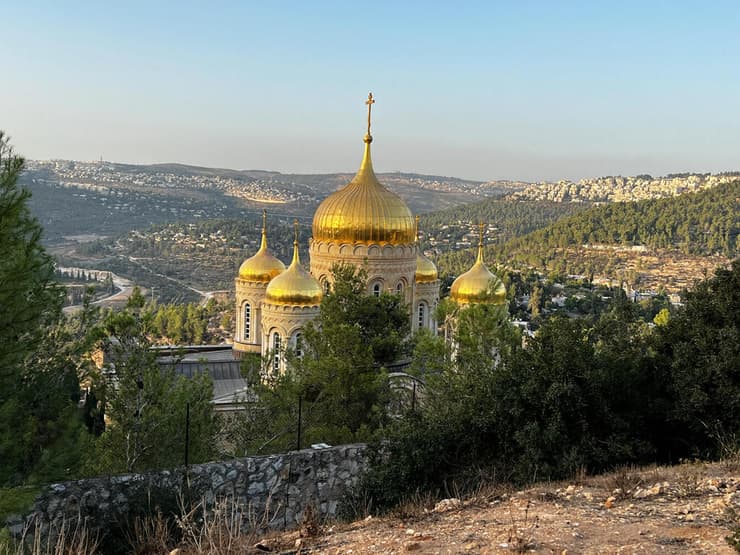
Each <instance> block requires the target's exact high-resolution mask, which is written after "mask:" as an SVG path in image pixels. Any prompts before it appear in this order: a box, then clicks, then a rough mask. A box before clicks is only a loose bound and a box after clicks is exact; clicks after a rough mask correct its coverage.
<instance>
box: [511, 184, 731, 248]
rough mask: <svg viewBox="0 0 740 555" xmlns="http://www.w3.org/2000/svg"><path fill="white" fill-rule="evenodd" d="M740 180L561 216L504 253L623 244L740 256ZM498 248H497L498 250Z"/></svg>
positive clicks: (518, 239) (512, 242) (513, 240)
mask: <svg viewBox="0 0 740 555" xmlns="http://www.w3.org/2000/svg"><path fill="white" fill-rule="evenodd" d="M738 228H740V180H737V181H733V182H731V183H725V184H722V185H718V186H716V187H714V188H712V189H707V190H705V191H700V192H698V193H688V194H683V195H679V196H677V197H671V198H663V199H651V200H643V201H638V202H625V203H610V204H605V205H602V206H597V207H593V208H590V209H588V210H585V211H583V212H580V213H578V214H574V215H572V216H569V217H567V218H562V219H560V220H558V221H556V222H554V223H553V224H551V225H549V226H547V227H545V228H542V229H538V230H537V231H534V232H532V233H530V234H528V235H525V236H523V237H518V238H515V239H512V240H511V241H509V242H508V243H507V244H506V245H504V246H503V253H500V254H504V253H513V252H516V251H519V250H521V249H523V248H524V249H526V248H531V247H532V246H536V248H538V249H546V250H547V249H552V248H555V247H566V246H569V245H583V244H620V245H645V246H648V247H652V248H679V249H681V250H682V251H683V252H685V253H689V254H700V255H709V254H715V253H721V254H724V255H725V256H727V257H729V258H734V257H736V256H738V243H737V235H738ZM497 250H499V249H497Z"/></svg>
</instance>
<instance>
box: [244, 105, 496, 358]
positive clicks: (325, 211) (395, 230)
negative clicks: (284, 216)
mask: <svg viewBox="0 0 740 555" xmlns="http://www.w3.org/2000/svg"><path fill="white" fill-rule="evenodd" d="M374 102H375V101H374V100H373V98H372V94H370V95H369V96H368V100H367V101H366V104H367V106H368V122H367V133H366V135H365V137H364V145H365V146H364V155H363V158H362V163H361V164H360V169H359V170H358V172H357V174H356V175H355V176H354V178H353V179H352V180H351V181H350V182H349V183H348V184H347V185H346V186H345V187H343V188H342V189H340V190H338V191H336V192H335V193H333V194H331V195H329V196H328V197H327V198H326V199H324V201H323V202H322V203H321V204H320V205H319V207H318V209H317V210H316V212H315V214H314V218H313V224H312V237H311V238H310V240H309V255H310V262H309V269H310V270H306V269H305V268H304V267H303V266H302V265H301V261H300V259H299V256H298V234H297V230H296V239H295V241H294V245H293V260H292V262H291V264H290V265H289V266H288V267H287V268H286V267H285V265H284V264H283V263H282V262H281V261H280V260H278V259H277V258H276V257H275V256H274V255H272V254H271V253H270V251H269V249H268V246H267V229H266V227H267V223H266V219H265V217H264V216H263V224H262V242H261V245H260V249H259V250H258V252H257V253H256V254H255V255H254V256H252V257H251V258H249V259H247V260H245V261H244V263H243V264H242V265H241V267H240V268H239V274H238V276H237V277H236V280H235V285H236V329H235V336H234V343H233V349H234V351H235V354H236V355H237V356H238V355H239V354H240V353H247V352H251V353H260V354H261V355H262V356H263V357H266V356H270V357H271V359H270V370H271V371H272V372H274V373H279V372H281V371H283V370H284V360H283V357H282V353H283V352H284V350H285V349H286V348H290V349H293V350H295V351H296V353H298V354H299V355H300V350H301V333H302V329H303V327H304V326H305V325H306V323H308V322H310V321H311V320H313V319H315V318H316V317H317V316H318V314H319V308H320V305H321V299H322V298H323V296H324V295H325V294H331V293H330V291H331V286H332V280H333V275H332V271H331V270H332V266H334V265H335V264H337V263H345V264H351V265H354V266H356V267H358V268H363V269H364V270H365V271H366V272H367V277H368V280H367V293H368V294H369V295H380V294H381V293H383V292H387V293H392V294H398V295H400V296H401V297H402V298H403V299H404V300H405V302H406V303H407V305H408V306H409V319H410V324H411V330H412V331H413V332H417V331H419V330H420V329H428V330H430V331H431V332H432V333H436V332H437V322H436V321H435V316H434V315H435V311H436V307H437V303H438V301H439V290H440V281H439V277H438V273H437V268H436V266H435V265H434V263H433V262H432V261H431V260H429V259H428V258H427V257H426V256H424V254H423V252H422V251H421V249H420V246H419V241H418V233H417V228H418V218H416V219H415V218H414V216H413V215H412V213H411V211H410V210H409V208H408V206H407V205H406V203H405V202H404V201H403V200H402V199H401V198H400V197H399V196H398V195H396V194H395V193H393V192H391V191H389V190H388V189H386V188H385V187H384V186H383V185H382V184H381V183H380V181H379V180H378V178H377V176H376V175H375V172H374V170H373V165H372V159H371V152H370V145H371V143H372V141H373V138H372V135H371V134H370V115H371V110H372V105H373V104H374ZM296 225H297V224H296ZM494 278H495V276H493V274H491V273H490V271H488V269H487V268H486V267H485V265H484V264H483V259H482V241H481V245H480V246H479V253H478V260H477V262H476V264H475V265H474V266H473V268H471V270H470V271H469V272H467V273H466V274H463V275H461V276H460V277H459V278H458V279H457V280H456V281H455V283H453V287H452V290H451V297H452V298H453V300H455V297H460V299H459V300H460V302H461V303H462V304H467V303H470V302H484V300H483V299H484V297H483V296H481V295H480V294H479V293H480V291H478V294H477V293H476V291H473V289H476V290H478V289H482V290H483V291H484V292H485V291H487V290H489V286H490V284H489V283H488V282H489V281H490V279H494ZM461 280H462V281H461ZM498 283H499V284H500V281H499V282H498ZM502 288H503V285H501V286H500V288H499V292H500V290H501V289H502ZM503 295H504V297H505V291H503ZM485 298H486V299H488V300H487V301H485V302H490V296H489V297H485ZM496 299H498V296H497V297H496ZM504 300H505V299H504ZM495 302H498V301H495ZM501 302H503V300H501Z"/></svg>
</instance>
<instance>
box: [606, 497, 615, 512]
mask: <svg viewBox="0 0 740 555" xmlns="http://www.w3.org/2000/svg"><path fill="white" fill-rule="evenodd" d="M616 500H617V498H616V497H614V496H613V495H612V496H610V497H608V498H607V499H606V501H604V508H606V509H611V508H612V507H613V506H614V502H615V501H616Z"/></svg>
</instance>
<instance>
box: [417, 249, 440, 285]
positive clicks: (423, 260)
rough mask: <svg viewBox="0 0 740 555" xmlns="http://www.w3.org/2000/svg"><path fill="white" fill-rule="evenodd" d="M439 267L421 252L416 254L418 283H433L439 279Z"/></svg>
mask: <svg viewBox="0 0 740 555" xmlns="http://www.w3.org/2000/svg"><path fill="white" fill-rule="evenodd" d="M437 277H438V275H437V267H436V266H435V265H434V262H432V261H431V260H429V259H428V258H427V257H426V256H424V255H423V254H422V253H421V252H419V254H417V255H416V274H415V277H414V279H415V280H416V283H431V282H433V281H437Z"/></svg>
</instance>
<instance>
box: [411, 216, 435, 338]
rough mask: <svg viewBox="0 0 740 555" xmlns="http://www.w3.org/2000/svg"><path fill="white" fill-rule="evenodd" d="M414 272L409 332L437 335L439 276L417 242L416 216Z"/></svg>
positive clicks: (417, 217)
mask: <svg viewBox="0 0 740 555" xmlns="http://www.w3.org/2000/svg"><path fill="white" fill-rule="evenodd" d="M416 249H417V250H416V252H417V254H416V272H415V274H414V303H413V305H412V307H411V330H412V331H414V332H417V331H419V330H421V329H428V330H429V331H431V332H432V333H433V334H435V335H436V334H437V320H436V317H435V313H436V311H437V303H438V302H439V276H438V274H437V267H436V266H435V265H434V262H432V261H431V260H429V259H428V258H427V257H426V256H424V252H423V251H422V249H421V244H420V242H419V216H416Z"/></svg>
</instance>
